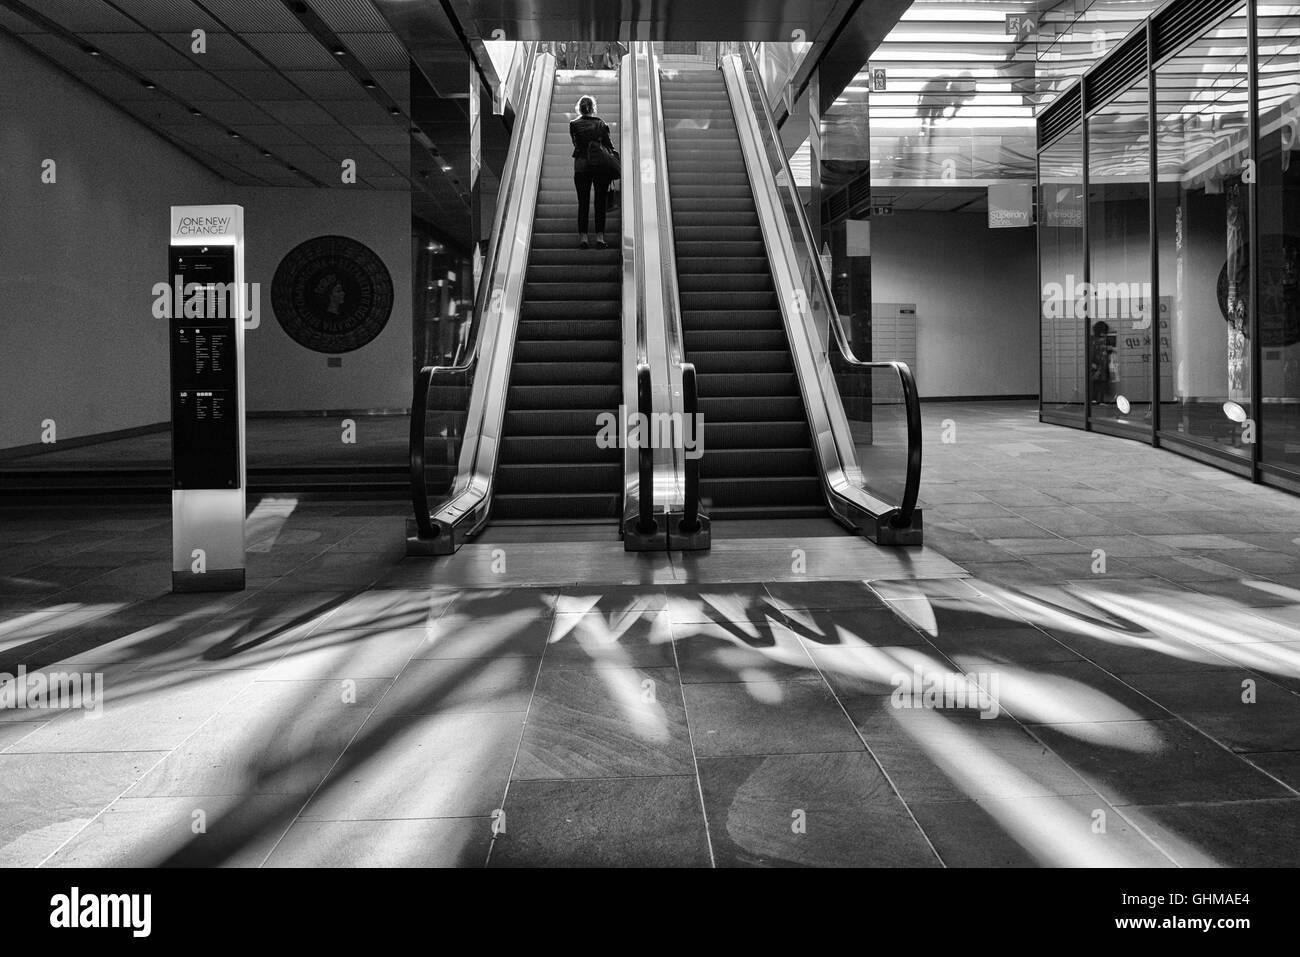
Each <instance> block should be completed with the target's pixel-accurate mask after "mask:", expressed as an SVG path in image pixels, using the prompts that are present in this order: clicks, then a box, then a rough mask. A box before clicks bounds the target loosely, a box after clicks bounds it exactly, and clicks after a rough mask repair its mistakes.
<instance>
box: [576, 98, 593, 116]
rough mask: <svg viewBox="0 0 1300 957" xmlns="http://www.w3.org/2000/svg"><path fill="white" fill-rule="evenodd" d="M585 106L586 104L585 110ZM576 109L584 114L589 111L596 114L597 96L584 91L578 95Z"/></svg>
mask: <svg viewBox="0 0 1300 957" xmlns="http://www.w3.org/2000/svg"><path fill="white" fill-rule="evenodd" d="M584 106H586V107H587V109H585V110H584V109H583V107H584ZM575 109H577V111H578V112H579V113H580V114H582V115H584V116H585V115H586V114H588V113H593V114H594V113H595V112H596V98H595V97H594V96H590V95H588V94H585V93H584V94H583V95H582V96H580V97H578V105H577V106H576V107H575Z"/></svg>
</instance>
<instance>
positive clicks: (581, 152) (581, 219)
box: [569, 96, 618, 249]
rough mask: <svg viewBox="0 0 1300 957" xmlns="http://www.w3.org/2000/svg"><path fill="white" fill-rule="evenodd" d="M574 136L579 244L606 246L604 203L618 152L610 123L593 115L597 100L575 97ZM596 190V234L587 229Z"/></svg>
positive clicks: (571, 134) (615, 173)
mask: <svg viewBox="0 0 1300 957" xmlns="http://www.w3.org/2000/svg"><path fill="white" fill-rule="evenodd" d="M569 138H570V139H572V140H573V185H574V186H576V187H577V189H578V246H579V247H580V248H582V249H586V248H587V247H588V246H590V245H593V244H594V245H595V246H596V248H597V249H608V248H609V244H608V243H607V242H605V207H606V203H607V200H608V197H609V184H610V182H611V181H612V180H614V179H617V178H618V153H617V152H616V151H615V149H614V144H613V142H611V141H610V138H609V126H608V125H607V124H606V123H605V121H604V120H602V119H601V118H600V117H599V116H597V115H596V100H595V98H594V97H592V96H583V97H582V98H581V99H579V100H578V117H577V119H575V120H573V121H571V122H570V123H569ZM593 189H594V190H595V193H596V234H597V235H594V236H593V234H592V233H591V232H589V231H588V229H587V226H588V215H587V214H588V210H589V209H590V205H591V193H592V190H593Z"/></svg>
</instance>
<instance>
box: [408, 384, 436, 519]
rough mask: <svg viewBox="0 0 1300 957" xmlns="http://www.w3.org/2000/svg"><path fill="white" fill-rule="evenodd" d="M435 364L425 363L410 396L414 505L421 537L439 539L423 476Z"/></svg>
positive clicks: (412, 492) (412, 503)
mask: <svg viewBox="0 0 1300 957" xmlns="http://www.w3.org/2000/svg"><path fill="white" fill-rule="evenodd" d="M437 371H438V369H437V367H436V366H425V367H424V368H422V369H421V370H420V371H419V372H417V373H416V374H415V395H414V396H413V397H412V399H411V507H412V508H413V509H414V510H415V527H416V528H417V529H418V530H419V534H420V537H421V538H436V537H437V536H438V529H437V526H435V525H434V524H433V518H432V516H431V514H430V511H429V487H428V485H427V484H426V480H425V476H424V429H425V425H426V423H427V422H428V419H429V389H430V387H431V386H432V385H433V376H434V373H435V372H437Z"/></svg>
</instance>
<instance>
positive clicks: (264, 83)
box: [221, 70, 307, 103]
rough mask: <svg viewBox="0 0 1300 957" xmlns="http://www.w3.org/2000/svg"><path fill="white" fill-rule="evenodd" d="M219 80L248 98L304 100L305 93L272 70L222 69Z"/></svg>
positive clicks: (257, 99) (259, 99) (257, 100)
mask: <svg viewBox="0 0 1300 957" xmlns="http://www.w3.org/2000/svg"><path fill="white" fill-rule="evenodd" d="M221 81H222V82H223V83H225V84H226V85H227V86H229V87H230V88H232V89H233V90H235V91H236V92H238V93H239V94H240V95H242V96H246V97H248V98H249V99H250V100H253V101H255V102H258V103H260V102H261V101H263V100H304V99H306V98H307V94H305V93H303V92H302V91H301V90H299V89H298V88H297V87H296V86H294V85H293V84H292V83H290V82H289V81H288V80H286V79H285V78H284V77H283V76H281V75H280V74H279V73H276V72H275V71H273V70H223V71H222V73H221Z"/></svg>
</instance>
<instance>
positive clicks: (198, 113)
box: [190, 108, 203, 116]
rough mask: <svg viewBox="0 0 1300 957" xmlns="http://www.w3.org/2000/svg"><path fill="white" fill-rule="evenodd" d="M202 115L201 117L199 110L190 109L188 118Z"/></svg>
mask: <svg viewBox="0 0 1300 957" xmlns="http://www.w3.org/2000/svg"><path fill="white" fill-rule="evenodd" d="M202 115H203V114H202V112H200V111H199V110H196V109H192V108H191V110H190V116H202Z"/></svg>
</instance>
